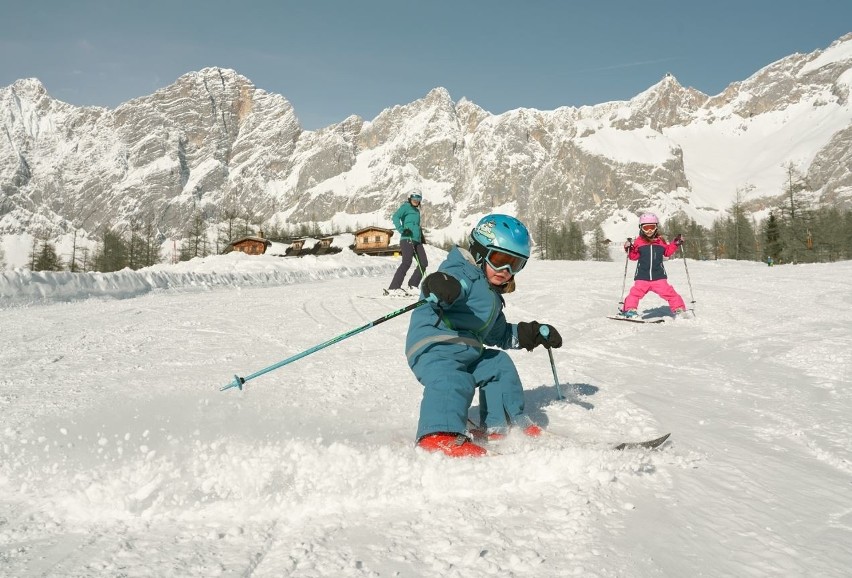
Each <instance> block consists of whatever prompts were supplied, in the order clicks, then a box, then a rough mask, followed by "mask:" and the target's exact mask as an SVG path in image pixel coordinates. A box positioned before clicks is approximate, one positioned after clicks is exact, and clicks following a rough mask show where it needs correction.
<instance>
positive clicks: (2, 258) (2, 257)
mask: <svg viewBox="0 0 852 578" xmlns="http://www.w3.org/2000/svg"><path fill="white" fill-rule="evenodd" d="M5 268H6V253H5V251H3V243H0V271H3V270H4V269H5Z"/></svg>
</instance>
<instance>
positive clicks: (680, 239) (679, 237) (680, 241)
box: [672, 233, 683, 247]
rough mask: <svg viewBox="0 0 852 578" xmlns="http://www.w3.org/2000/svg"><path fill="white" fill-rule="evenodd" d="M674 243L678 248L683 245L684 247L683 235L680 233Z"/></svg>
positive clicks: (673, 240)
mask: <svg viewBox="0 0 852 578" xmlns="http://www.w3.org/2000/svg"><path fill="white" fill-rule="evenodd" d="M672 243H674V244H675V245H677V246H678V247H680V246H681V245H683V235H681V234H680V233H678V235H677V237H675V238H674V239H672Z"/></svg>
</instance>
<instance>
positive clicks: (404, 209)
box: [391, 201, 423, 243]
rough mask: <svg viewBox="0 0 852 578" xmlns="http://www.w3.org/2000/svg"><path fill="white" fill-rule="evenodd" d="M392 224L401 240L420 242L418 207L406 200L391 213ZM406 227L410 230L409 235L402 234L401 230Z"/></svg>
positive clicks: (421, 237) (421, 236)
mask: <svg viewBox="0 0 852 578" xmlns="http://www.w3.org/2000/svg"><path fill="white" fill-rule="evenodd" d="M391 218H392V219H393V225H394V227H396V230H397V231H399V234H400V235H401V236H402V240H403V241H413V242H414V243H422V242H423V235H422V234H421V232H420V208H419V207H415V206H414V205H412V204H411V203H410V202H408V201H406V202H404V203H403V204H402V206H400V207H399V208H398V209H397V210H396V212H395V213H394V214H393V217H391ZM406 229H409V230H410V231H411V235H403V234H402V232H403V231H404V230H406Z"/></svg>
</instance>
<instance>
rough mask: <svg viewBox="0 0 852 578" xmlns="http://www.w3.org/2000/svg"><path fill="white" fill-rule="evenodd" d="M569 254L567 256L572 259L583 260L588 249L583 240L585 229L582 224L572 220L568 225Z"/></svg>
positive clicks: (567, 244)
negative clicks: (581, 226)
mask: <svg viewBox="0 0 852 578" xmlns="http://www.w3.org/2000/svg"><path fill="white" fill-rule="evenodd" d="M566 241H567V243H566V246H567V254H566V257H567V258H568V260H570V261H583V260H585V258H586V253H587V252H588V249H587V248H586V243H585V242H584V241H583V230H582V229H581V228H580V225H579V224H577V223H575V222H573V221H571V223H569V225H568V235H567V238H566Z"/></svg>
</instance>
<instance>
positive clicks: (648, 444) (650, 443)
mask: <svg viewBox="0 0 852 578" xmlns="http://www.w3.org/2000/svg"><path fill="white" fill-rule="evenodd" d="M670 435H672V434H671V433H667V434H665V435H663V436H660V437H658V438H656V439H652V440H647V441H644V442H622V443H620V444H618V445H617V446H615V447H614V448H613V449H614V450H619V451H621V450H628V449H634V448H643V449H654V448H656V447H659V446H661V445H663V444H664V443H665V442H666V440H667V439H669V436H670Z"/></svg>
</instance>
